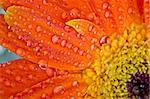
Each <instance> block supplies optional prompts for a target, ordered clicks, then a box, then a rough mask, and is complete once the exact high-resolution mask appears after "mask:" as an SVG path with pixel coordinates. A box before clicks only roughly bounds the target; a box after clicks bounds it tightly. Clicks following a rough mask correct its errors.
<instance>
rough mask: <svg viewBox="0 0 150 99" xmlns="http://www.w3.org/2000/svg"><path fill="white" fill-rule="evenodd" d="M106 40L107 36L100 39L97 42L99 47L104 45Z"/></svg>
mask: <svg viewBox="0 0 150 99" xmlns="http://www.w3.org/2000/svg"><path fill="white" fill-rule="evenodd" d="M107 38H108V37H107V36H104V37H102V38H101V39H100V41H99V43H100V45H102V44H105V43H106V42H107Z"/></svg>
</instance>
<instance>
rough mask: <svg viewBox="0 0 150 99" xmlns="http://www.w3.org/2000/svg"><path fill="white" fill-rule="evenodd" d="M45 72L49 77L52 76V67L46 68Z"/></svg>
mask: <svg viewBox="0 0 150 99" xmlns="http://www.w3.org/2000/svg"><path fill="white" fill-rule="evenodd" d="M46 73H47V75H48V76H49V77H52V76H53V75H54V70H53V69H52V68H49V67H48V68H46Z"/></svg>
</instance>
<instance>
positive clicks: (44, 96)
mask: <svg viewBox="0 0 150 99" xmlns="http://www.w3.org/2000/svg"><path fill="white" fill-rule="evenodd" d="M48 97H49V96H48V95H47V94H46V93H43V94H42V95H41V98H42V99H49V98H48Z"/></svg>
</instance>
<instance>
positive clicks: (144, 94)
mask: <svg viewBox="0 0 150 99" xmlns="http://www.w3.org/2000/svg"><path fill="white" fill-rule="evenodd" d="M127 89H128V92H129V96H130V97H135V98H136V99H148V96H149V94H150V92H149V89H150V75H149V74H145V73H140V72H137V73H136V74H135V75H132V77H131V79H130V81H127Z"/></svg>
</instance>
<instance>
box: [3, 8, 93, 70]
mask: <svg viewBox="0 0 150 99" xmlns="http://www.w3.org/2000/svg"><path fill="white" fill-rule="evenodd" d="M5 20H6V22H7V23H8V24H9V25H10V26H11V30H12V31H13V32H14V34H15V33H16V35H17V38H16V41H17V42H19V41H18V38H19V39H20V42H19V43H23V44H19V43H16V44H15V45H17V46H18V45H19V46H21V47H22V48H20V49H19V48H16V49H15V51H14V52H15V53H17V54H18V55H20V56H22V57H24V58H26V59H28V60H31V61H32V62H35V63H38V64H40V65H47V64H48V66H49V67H54V68H59V69H63V70H81V69H84V68H86V67H88V66H89V65H90V63H91V62H92V61H93V59H92V57H93V56H92V50H91V49H90V44H91V42H88V41H86V40H84V39H81V38H79V37H77V36H69V35H68V34H69V33H67V32H66V31H65V30H64V29H63V28H61V27H60V26H57V25H55V24H53V23H52V22H50V21H48V20H47V19H46V18H45V16H43V15H42V14H41V13H40V12H38V11H35V10H33V9H29V8H26V7H20V6H12V7H9V8H8V10H7V12H6V14H5ZM14 34H11V35H14ZM70 34H71V33H70ZM5 35H6V34H5ZM74 42H75V43H74ZM77 43H78V44H77ZM3 45H4V44H3ZM6 45H7V44H6ZM23 46H24V47H23ZM10 50H12V51H13V50H14V45H12V48H10Z"/></svg>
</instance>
